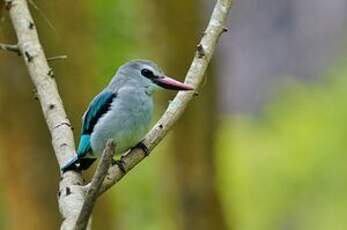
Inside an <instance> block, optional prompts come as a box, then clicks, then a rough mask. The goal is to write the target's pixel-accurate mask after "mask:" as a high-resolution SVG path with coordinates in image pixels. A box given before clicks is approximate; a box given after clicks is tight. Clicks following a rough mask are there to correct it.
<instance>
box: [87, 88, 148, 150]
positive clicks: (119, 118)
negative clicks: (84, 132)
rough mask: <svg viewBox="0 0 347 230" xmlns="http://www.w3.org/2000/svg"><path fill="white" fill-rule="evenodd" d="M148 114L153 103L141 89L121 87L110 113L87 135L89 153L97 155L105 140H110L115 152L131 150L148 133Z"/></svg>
mask: <svg viewBox="0 0 347 230" xmlns="http://www.w3.org/2000/svg"><path fill="white" fill-rule="evenodd" d="M152 114H153V100H152V97H151V96H149V95H147V94H146V93H145V91H144V89H139V88H136V87H123V88H121V89H120V90H118V92H117V97H116V98H115V99H114V101H113V102H112V104H111V107H110V110H109V111H108V112H107V113H106V114H105V115H104V116H102V117H101V118H100V119H99V121H98V122H97V124H96V125H95V127H94V130H93V133H92V135H91V147H92V150H93V153H94V154H96V155H100V154H101V153H102V151H103V149H104V146H105V143H106V141H107V140H108V139H109V138H113V139H114V142H115V143H116V152H117V153H123V152H125V151H126V150H128V149H130V148H131V147H134V146H135V145H136V144H137V143H139V142H140V141H141V140H142V139H143V138H144V135H145V134H146V132H147V131H148V130H149V128H150V124H151V120H152Z"/></svg>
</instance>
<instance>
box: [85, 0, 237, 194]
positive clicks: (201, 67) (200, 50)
mask: <svg viewBox="0 0 347 230" xmlns="http://www.w3.org/2000/svg"><path fill="white" fill-rule="evenodd" d="M231 5H232V0H217V3H216V5H215V7H214V10H213V12H212V15H211V19H210V21H209V24H208V26H207V28H206V31H205V33H204V34H203V37H202V39H201V41H200V43H199V44H198V46H197V51H196V54H195V57H194V59H193V62H192V64H191V66H190V68H189V70H188V72H187V75H186V79H185V82H186V83H188V84H190V85H192V86H194V87H195V89H198V88H199V87H200V85H201V83H202V81H203V78H204V74H205V72H206V69H207V66H208V64H209V62H210V60H211V57H212V54H213V53H214V50H215V48H216V45H217V42H218V39H219V37H220V35H221V34H222V33H223V32H226V31H227V30H226V27H225V22H226V18H227V15H228V13H229V11H230V8H231ZM195 95H196V92H193V91H185V92H184V91H181V92H179V93H178V94H177V96H176V97H175V98H174V100H173V101H172V102H171V103H170V105H169V107H168V108H167V110H166V112H165V113H164V114H163V116H162V117H161V118H160V120H159V121H158V122H157V124H156V125H155V126H154V127H153V128H152V130H151V131H150V132H149V133H148V134H147V135H146V137H145V140H144V142H143V143H144V144H145V145H146V146H147V148H148V150H149V152H150V151H151V150H152V149H153V148H154V147H155V146H156V145H157V144H159V142H160V141H161V140H162V139H163V138H164V137H165V136H166V134H167V133H168V132H169V131H170V130H171V128H172V127H173V125H174V124H175V122H176V121H177V120H178V119H179V118H180V117H181V116H182V114H183V112H184V111H185V109H186V107H187V105H188V104H189V102H190V101H191V100H192V99H193V97H194V96H195ZM144 158H145V153H144V151H143V150H142V149H134V150H132V151H130V152H129V153H128V154H126V155H125V156H124V157H123V158H122V160H123V161H124V168H125V170H126V172H128V171H130V170H131V169H132V168H134V167H135V166H136V165H137V164H138V163H140V162H141V161H142V160H143V159H144ZM108 173H109V176H108V177H106V179H105V181H104V182H103V184H102V187H101V189H100V194H101V193H103V192H105V191H106V190H108V189H109V188H111V187H112V186H113V185H114V184H116V183H117V182H118V181H119V180H120V179H122V178H123V177H124V175H125V174H126V173H123V172H122V170H120V168H119V167H118V165H113V166H112V167H110V169H109V172H108ZM87 186H89V185H87Z"/></svg>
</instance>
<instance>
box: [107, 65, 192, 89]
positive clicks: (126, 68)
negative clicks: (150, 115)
mask: <svg viewBox="0 0 347 230" xmlns="http://www.w3.org/2000/svg"><path fill="white" fill-rule="evenodd" d="M124 84H132V85H135V86H136V87H145V88H146V89H147V90H146V91H147V92H149V93H152V92H153V91H154V90H156V89H161V88H163V89H171V90H192V89H193V87H191V86H189V85H187V84H184V83H182V82H179V81H176V80H174V79H172V78H169V77H167V76H165V74H164V72H163V71H162V69H161V68H160V67H159V66H158V65H157V64H155V63H154V62H151V61H148V60H132V61H129V62H127V63H126V64H124V65H122V66H121V67H120V68H119V69H118V71H117V73H116V75H115V77H114V78H113V79H112V81H111V82H110V84H109V86H108V87H110V88H112V89H117V88H119V87H120V86H122V85H124Z"/></svg>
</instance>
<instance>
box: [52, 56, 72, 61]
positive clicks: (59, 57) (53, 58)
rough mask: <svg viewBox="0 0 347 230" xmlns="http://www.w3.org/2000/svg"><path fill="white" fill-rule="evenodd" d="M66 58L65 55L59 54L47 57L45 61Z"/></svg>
mask: <svg viewBox="0 0 347 230" xmlns="http://www.w3.org/2000/svg"><path fill="white" fill-rule="evenodd" d="M64 59H67V55H59V56H53V57H49V58H47V61H57V60H64Z"/></svg>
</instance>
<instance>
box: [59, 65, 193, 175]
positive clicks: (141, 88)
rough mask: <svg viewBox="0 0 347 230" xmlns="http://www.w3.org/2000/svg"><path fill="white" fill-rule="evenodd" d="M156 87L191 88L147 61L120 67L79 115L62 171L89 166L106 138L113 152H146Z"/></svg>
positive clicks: (99, 151) (100, 150) (101, 148)
mask: <svg viewBox="0 0 347 230" xmlns="http://www.w3.org/2000/svg"><path fill="white" fill-rule="evenodd" d="M159 89H170V90H193V89H194V88H193V87H192V86H191V85H189V84H186V83H182V82H180V81H177V80H174V79H173V78H170V77H168V76H166V75H165V74H164V72H163V71H162V69H161V68H160V67H159V66H158V65H157V64H155V63H154V62H152V61H149V60H142V59H139V60H132V61H129V62H127V63H125V64H123V65H122V66H120V67H119V68H118V70H117V72H116V74H115V75H114V76H113V78H112V79H111V81H110V82H109V84H108V85H107V86H106V88H104V89H103V90H102V91H101V92H100V93H99V94H98V95H97V96H95V97H94V99H93V100H92V101H91V103H90V104H89V106H88V108H87V110H86V112H85V113H84V115H83V117H82V128H81V134H80V140H79V145H78V148H77V151H76V154H75V155H74V156H73V157H72V158H71V159H70V160H68V161H67V162H66V163H65V164H64V166H63V167H62V168H61V171H62V172H63V173H64V172H66V171H69V170H86V169H88V168H89V167H90V166H91V164H92V163H93V162H94V161H95V160H96V159H97V158H98V157H100V156H101V154H102V152H103V149H104V148H105V145H106V142H107V141H108V140H109V139H112V140H113V142H114V143H115V146H116V151H115V155H116V154H122V153H124V152H126V151H127V150H129V149H132V148H137V147H139V148H142V149H143V150H144V152H145V153H147V151H148V149H147V147H146V146H145V145H144V144H143V143H142V141H143V138H144V136H145V134H146V133H147V132H148V130H149V128H150V125H151V121H152V116H153V109H154V102H153V93H154V92H155V91H157V90H159ZM114 162H115V163H117V162H118V161H114ZM120 166H121V165H120ZM120 168H121V170H122V171H123V170H124V169H122V167H120Z"/></svg>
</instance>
